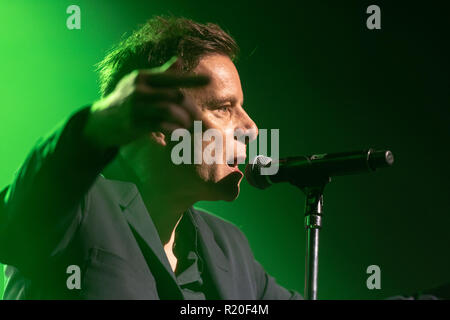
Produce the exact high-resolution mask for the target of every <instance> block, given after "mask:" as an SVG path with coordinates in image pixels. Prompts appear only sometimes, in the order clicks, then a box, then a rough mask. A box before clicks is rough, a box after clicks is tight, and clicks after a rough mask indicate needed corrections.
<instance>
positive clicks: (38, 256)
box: [0, 17, 301, 299]
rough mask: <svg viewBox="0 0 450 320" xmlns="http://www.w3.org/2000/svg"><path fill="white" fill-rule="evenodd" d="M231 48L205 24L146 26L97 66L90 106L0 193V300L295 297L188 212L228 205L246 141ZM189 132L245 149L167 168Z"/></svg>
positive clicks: (242, 248) (226, 233)
mask: <svg viewBox="0 0 450 320" xmlns="http://www.w3.org/2000/svg"><path fill="white" fill-rule="evenodd" d="M237 50H238V49H237V45H236V43H235V42H234V40H233V39H232V38H231V37H230V36H229V35H228V34H226V33H225V32H224V31H223V30H221V29H220V28H219V27H218V26H217V25H214V24H206V25H203V24H198V23H195V22H193V21H191V20H188V19H184V18H162V17H156V18H153V19H151V20H150V21H148V22H147V23H146V24H145V25H144V26H143V27H142V28H141V29H140V30H138V31H137V32H135V33H134V34H133V35H131V36H130V37H129V38H128V39H126V40H125V41H123V42H122V43H120V44H119V45H118V46H117V47H116V48H115V49H114V50H112V51H111V52H110V53H109V54H108V55H107V57H106V58H105V59H104V60H103V61H102V62H101V63H100V65H99V69H100V80H101V91H102V98H101V99H100V100H99V101H97V102H96V103H94V104H93V105H92V106H88V107H86V108H83V109H81V110H80V111H78V112H76V113H75V114H74V115H73V116H72V117H70V118H69V119H68V121H66V122H65V123H63V124H62V125H61V126H60V127H59V128H57V129H56V130H55V131H54V132H53V133H52V134H51V135H50V136H49V137H47V138H45V139H41V140H40V141H39V143H38V144H37V145H36V147H35V148H34V149H33V150H32V152H31V153H30V155H29V156H28V158H27V160H26V161H25V163H24V164H23V166H22V168H21V169H20V170H19V172H18V173H17V175H16V177H15V179H14V181H13V182H12V183H11V185H9V186H8V187H6V188H5V189H4V191H3V192H2V197H1V199H3V201H2V202H1V204H2V207H1V211H0V261H1V262H2V263H4V264H6V265H7V267H6V269H5V270H6V271H5V275H6V277H7V279H8V282H7V286H6V290H5V294H4V298H5V299H48V298H50V299H55V298H56V299H300V298H301V296H300V295H299V294H298V293H296V292H294V291H290V290H287V289H285V288H283V287H281V286H279V285H278V284H277V283H276V282H275V280H274V278H272V277H271V276H269V275H268V274H267V273H266V272H265V271H264V269H263V267H262V266H261V265H260V264H259V263H258V262H257V261H256V260H255V259H254V257H253V254H252V252H251V249H250V247H249V244H248V241H247V239H246V238H245V236H244V235H243V234H242V232H241V231H240V230H239V229H238V228H237V227H235V226H234V225H232V224H231V223H229V222H226V221H224V220H222V219H219V218H218V217H215V216H213V215H211V214H208V213H206V212H202V211H199V210H196V209H193V207H192V206H193V205H194V204H195V203H196V202H197V201H201V200H209V201H217V200H225V201H232V200H234V199H236V197H237V196H238V194H239V184H240V182H241V180H242V178H243V175H242V172H241V171H239V169H238V168H237V162H238V161H242V158H245V147H244V148H242V147H243V146H244V144H245V143H248V142H249V141H250V140H252V139H254V138H255V137H256V135H257V127H256V125H255V123H254V122H253V121H252V120H251V119H250V117H249V116H248V115H247V113H246V112H245V110H244V109H243V93H242V89H241V83H240V79H239V75H238V72H237V70H236V67H235V65H234V64H233V61H234V60H235V58H236V56H237ZM173 57H175V58H173ZM167 61H169V62H167ZM166 62H167V63H166ZM194 120H197V121H201V123H202V128H203V130H207V129H216V130H218V131H219V132H220V133H221V134H222V135H223V136H224V137H226V136H228V137H229V136H230V133H233V132H235V131H240V132H243V133H245V134H246V136H247V137H248V139H247V141H244V142H242V141H241V140H240V139H234V140H233V141H231V142H230V140H229V139H228V141H227V142H224V145H225V144H226V143H227V144H230V143H231V145H232V148H233V150H234V151H235V152H234V155H233V157H232V158H231V159H230V158H229V155H227V153H226V152H224V153H223V159H221V160H222V161H218V162H214V163H209V164H208V163H206V162H205V161H203V162H201V163H196V164H181V165H175V164H174V163H173V161H172V158H171V151H172V147H173V145H174V142H172V141H171V133H172V132H173V131H174V130H175V129H180V128H181V129H182V128H185V129H189V130H191V129H192V124H193V121H194ZM225 140H226V139H224V141H225ZM208 145H209V143H208V142H203V144H202V145H201V146H197V148H198V147H199V148H201V150H202V151H203V150H204V149H205V148H206V147H207V146H208ZM194 149H195V146H194ZM242 150H244V152H242ZM227 157H228V158H227ZM77 276H79V279H78V278H77Z"/></svg>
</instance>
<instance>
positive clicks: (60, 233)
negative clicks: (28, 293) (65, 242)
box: [0, 107, 118, 273]
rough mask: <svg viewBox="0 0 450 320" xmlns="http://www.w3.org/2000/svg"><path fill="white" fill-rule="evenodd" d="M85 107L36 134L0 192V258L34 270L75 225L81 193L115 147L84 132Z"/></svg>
mask: <svg viewBox="0 0 450 320" xmlns="http://www.w3.org/2000/svg"><path fill="white" fill-rule="evenodd" d="M88 115H89V107H85V108H83V109H81V110H79V111H78V112H76V113H74V114H73V115H72V116H71V117H69V119H68V120H66V121H64V122H62V123H61V124H60V125H58V126H57V127H56V129H55V130H53V131H52V132H51V134H50V135H49V136H47V137H45V138H41V139H39V140H38V142H37V143H36V145H35V146H34V148H33V149H32V150H31V152H30V153H29V155H28V157H27V158H26V160H25V162H24V163H23V165H22V166H21V168H20V169H19V170H18V171H17V173H16V175H15V177H14V178H13V181H12V183H11V184H10V185H8V186H7V187H6V188H4V189H3V191H2V192H0V262H1V263H4V264H10V265H14V266H16V267H19V268H20V269H21V271H22V272H24V273H27V272H28V271H29V272H32V267H31V266H32V265H34V266H35V265H36V264H37V263H38V262H39V261H46V260H47V259H49V258H50V257H52V256H53V255H56V254H57V252H56V251H57V250H56V248H57V247H58V245H61V243H60V242H61V241H62V239H67V238H68V237H70V236H71V234H73V233H74V232H75V231H76V228H77V225H78V224H79V222H80V221H81V215H82V209H83V201H84V196H85V194H86V193H87V191H88V190H89V188H90V186H91V185H92V184H93V182H94V181H95V179H96V178H97V176H98V174H99V173H100V172H101V170H102V169H103V168H104V166H106V164H107V163H108V162H110V161H111V160H112V159H113V158H114V157H115V155H116V154H117V151H118V148H111V149H108V150H99V149H98V148H96V147H94V145H92V144H91V143H90V142H89V141H88V140H87V139H86V138H85V137H84V136H83V134H82V131H83V128H84V126H85V123H86V120H87V117H88Z"/></svg>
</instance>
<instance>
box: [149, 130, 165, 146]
mask: <svg viewBox="0 0 450 320" xmlns="http://www.w3.org/2000/svg"><path fill="white" fill-rule="evenodd" d="M151 139H152V140H153V141H154V142H156V143H157V144H158V145H160V146H162V147H165V146H167V141H166V135H165V134H164V133H162V132H159V131H158V132H152V133H151Z"/></svg>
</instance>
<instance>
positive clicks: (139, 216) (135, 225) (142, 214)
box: [119, 182, 183, 299]
mask: <svg viewBox="0 0 450 320" xmlns="http://www.w3.org/2000/svg"><path fill="white" fill-rule="evenodd" d="M119 183H120V184H121V192H120V196H119V205H120V208H121V209H122V211H123V214H124V216H125V218H126V220H127V222H128V224H129V225H130V227H131V228H132V231H133V232H136V233H137V234H138V236H139V237H140V238H141V239H142V240H143V242H144V244H145V246H146V247H147V248H148V249H150V250H151V251H152V252H153V254H154V256H155V257H156V258H157V260H158V262H159V263H160V264H161V265H162V268H157V269H158V270H163V272H164V273H166V275H165V276H164V279H170V280H169V281H171V282H173V284H172V287H174V288H175V290H176V291H177V292H176V294H177V295H178V297H179V298H181V299H182V297H183V294H182V292H181V289H180V287H179V286H178V284H177V281H176V278H175V274H174V273H173V271H172V268H171V266H170V263H169V260H168V259H167V255H166V253H165V251H164V248H163V246H162V243H161V239H160V238H159V235H158V231H157V230H156V227H155V225H154V224H153V221H152V219H151V218H150V215H149V213H148V211H147V208H146V207H145V205H144V202H143V200H142V198H141V195H140V194H139V192H138V189H137V187H136V185H135V184H133V183H128V182H119ZM147 248H145V249H144V251H146V249H147ZM142 254H143V255H144V257H145V260H146V261H147V264H149V261H148V259H147V257H146V254H145V252H142ZM149 268H150V269H151V270H150V271H151V272H153V271H154V270H156V268H152V267H151V266H150V265H149Z"/></svg>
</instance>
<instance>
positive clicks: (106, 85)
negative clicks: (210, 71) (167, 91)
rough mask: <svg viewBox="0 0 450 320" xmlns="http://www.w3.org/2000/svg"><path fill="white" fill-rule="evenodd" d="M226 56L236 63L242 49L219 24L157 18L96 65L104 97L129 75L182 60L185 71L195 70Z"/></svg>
mask: <svg viewBox="0 0 450 320" xmlns="http://www.w3.org/2000/svg"><path fill="white" fill-rule="evenodd" d="M213 53H218V54H223V55H226V56H228V57H229V58H230V59H231V60H232V61H233V62H236V60H237V58H238V55H239V47H238V45H237V44H236V42H235V40H234V39H233V38H232V37H231V36H230V35H229V34H228V33H227V32H225V31H223V30H222V29H221V28H220V27H219V26H218V25H217V24H214V23H206V24H201V23H197V22H195V21H192V20H190V19H187V18H179V17H164V16H156V17H153V18H152V19H150V20H148V21H147V22H146V23H145V24H144V25H143V26H141V27H140V29H138V30H137V31H135V32H133V34H132V35H131V36H129V37H128V38H126V39H125V40H123V41H121V42H120V43H119V44H118V45H116V46H115V47H113V48H112V49H111V51H110V52H109V53H108V54H107V55H106V57H105V58H104V59H103V60H102V61H101V62H99V63H98V64H97V71H98V72H99V82H100V83H99V84H100V93H101V95H102V97H104V96H106V95H108V94H109V93H110V92H112V91H113V90H114V88H115V86H116V85H117V83H118V82H119V81H120V79H121V78H122V77H123V76H125V75H126V74H128V73H130V72H132V71H133V70H136V69H147V68H153V67H158V66H161V65H162V64H164V63H165V62H166V61H168V60H169V59H170V58H171V57H173V56H175V55H176V56H178V57H179V63H178V64H179V68H180V71H182V72H189V71H191V70H193V69H194V68H195V67H196V66H197V65H198V63H199V60H200V58H202V57H203V56H205V55H208V54H213Z"/></svg>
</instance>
